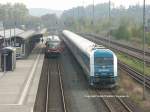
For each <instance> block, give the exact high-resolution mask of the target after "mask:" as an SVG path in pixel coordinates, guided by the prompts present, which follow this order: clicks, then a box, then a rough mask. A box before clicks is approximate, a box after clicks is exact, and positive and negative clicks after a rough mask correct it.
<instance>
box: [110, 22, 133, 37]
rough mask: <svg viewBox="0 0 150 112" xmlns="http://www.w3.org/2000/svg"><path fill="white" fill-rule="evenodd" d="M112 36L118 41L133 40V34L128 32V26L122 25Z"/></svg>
mask: <svg viewBox="0 0 150 112" xmlns="http://www.w3.org/2000/svg"><path fill="white" fill-rule="evenodd" d="M111 34H112V35H113V36H114V37H115V38H116V39H123V40H129V39H130V38H131V33H130V31H129V30H128V27H127V25H120V26H119V28H118V29H116V30H113V31H112V32H111Z"/></svg>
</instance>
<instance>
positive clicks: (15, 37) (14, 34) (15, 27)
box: [14, 22, 16, 47]
mask: <svg viewBox="0 0 150 112" xmlns="http://www.w3.org/2000/svg"><path fill="white" fill-rule="evenodd" d="M14 47H16V22H15V23H14Z"/></svg>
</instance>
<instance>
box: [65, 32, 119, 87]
mask: <svg viewBox="0 0 150 112" xmlns="http://www.w3.org/2000/svg"><path fill="white" fill-rule="evenodd" d="M63 35H64V37H63V40H64V42H65V43H66V44H67V46H68V47H69V49H70V50H71V52H72V53H73V55H74V56H75V58H76V59H77V61H78V62H79V63H80V65H81V67H82V68H83V70H84V72H85V74H86V76H87V79H88V81H89V84H90V85H91V86H96V87H115V85H116V82H117V77H118V75H117V57H116V55H115V54H114V53H113V52H112V51H111V50H109V49H107V48H105V47H104V46H101V45H96V44H95V43H93V42H91V41H89V40H87V39H85V38H83V37H81V36H79V35H77V34H75V33H73V32H70V31H67V30H64V31H63Z"/></svg>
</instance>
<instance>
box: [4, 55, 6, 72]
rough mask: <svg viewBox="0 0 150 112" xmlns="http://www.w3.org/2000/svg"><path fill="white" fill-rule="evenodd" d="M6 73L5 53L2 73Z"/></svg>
mask: <svg viewBox="0 0 150 112" xmlns="http://www.w3.org/2000/svg"><path fill="white" fill-rule="evenodd" d="M5 73H6V54H4V74H5Z"/></svg>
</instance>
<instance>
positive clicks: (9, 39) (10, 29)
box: [9, 28, 11, 46]
mask: <svg viewBox="0 0 150 112" xmlns="http://www.w3.org/2000/svg"><path fill="white" fill-rule="evenodd" d="M9 41H10V46H11V28H10V39H9Z"/></svg>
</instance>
